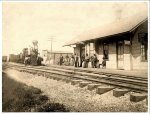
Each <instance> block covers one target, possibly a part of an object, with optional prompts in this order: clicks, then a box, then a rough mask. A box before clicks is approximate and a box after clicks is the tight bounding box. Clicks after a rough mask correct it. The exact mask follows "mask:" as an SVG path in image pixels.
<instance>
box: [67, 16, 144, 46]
mask: <svg viewBox="0 0 150 114" xmlns="http://www.w3.org/2000/svg"><path fill="white" fill-rule="evenodd" d="M146 20H147V16H141V17H134V16H133V17H126V18H122V19H119V20H116V21H113V22H111V23H107V24H104V25H102V26H99V27H97V28H95V29H93V30H89V31H87V32H84V33H83V34H80V35H79V36H77V37H76V38H74V39H72V40H71V41H69V42H67V43H66V44H65V45H64V46H69V45H73V44H82V43H83V42H85V41H90V40H93V39H103V38H105V37H107V36H111V35H117V34H120V33H126V32H131V31H133V30H134V29H136V28H137V27H138V26H139V25H141V24H142V23H144V22H145V21H146Z"/></svg>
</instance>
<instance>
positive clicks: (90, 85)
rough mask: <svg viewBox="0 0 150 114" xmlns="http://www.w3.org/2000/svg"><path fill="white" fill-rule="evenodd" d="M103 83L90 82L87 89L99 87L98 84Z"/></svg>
mask: <svg viewBox="0 0 150 114" xmlns="http://www.w3.org/2000/svg"><path fill="white" fill-rule="evenodd" d="M100 85H101V84H88V87H87V89H88V90H93V89H95V88H97V87H98V86H100Z"/></svg>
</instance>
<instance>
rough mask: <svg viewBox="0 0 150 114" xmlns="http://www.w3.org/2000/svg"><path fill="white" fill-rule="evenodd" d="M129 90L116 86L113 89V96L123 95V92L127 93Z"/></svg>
mask: <svg viewBox="0 0 150 114" xmlns="http://www.w3.org/2000/svg"><path fill="white" fill-rule="evenodd" d="M129 91H130V90H128V89H123V88H116V89H114V90H113V96H115V97H120V96H124V94H126V93H128V92H129Z"/></svg>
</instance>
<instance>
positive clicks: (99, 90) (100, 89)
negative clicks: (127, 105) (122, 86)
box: [96, 86, 114, 95]
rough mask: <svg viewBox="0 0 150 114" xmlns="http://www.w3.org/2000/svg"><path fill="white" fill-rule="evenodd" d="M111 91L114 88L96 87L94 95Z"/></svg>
mask: <svg viewBox="0 0 150 114" xmlns="http://www.w3.org/2000/svg"><path fill="white" fill-rule="evenodd" d="M112 89H114V87H111V86H100V87H98V88H97V89H96V93H97V94H100V95H101V94H103V93H106V92H108V91H111V90H112Z"/></svg>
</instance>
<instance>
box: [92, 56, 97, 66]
mask: <svg viewBox="0 0 150 114" xmlns="http://www.w3.org/2000/svg"><path fill="white" fill-rule="evenodd" d="M97 61H98V60H97V56H96V54H94V56H93V62H94V68H97Z"/></svg>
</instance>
